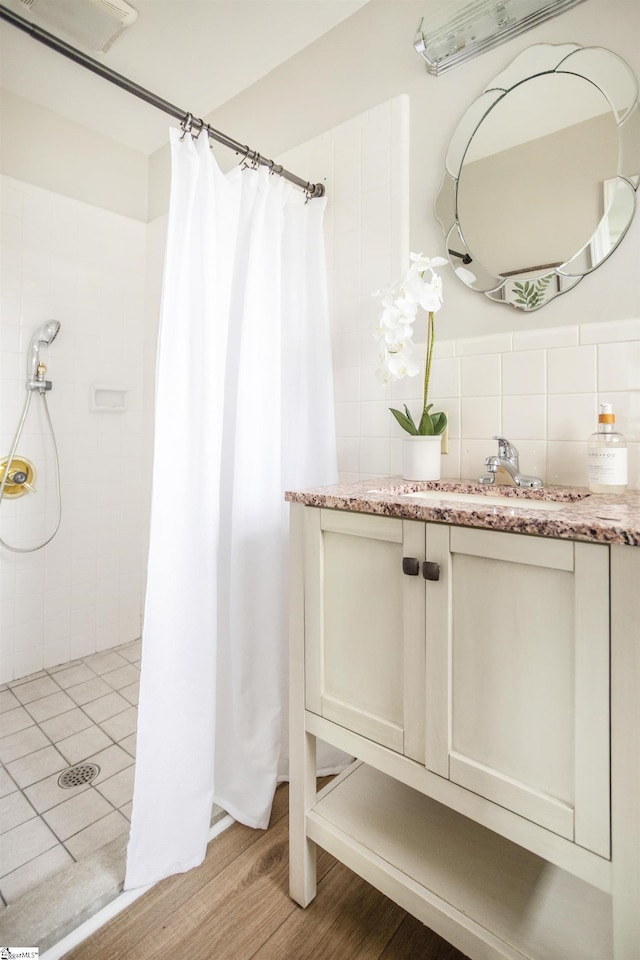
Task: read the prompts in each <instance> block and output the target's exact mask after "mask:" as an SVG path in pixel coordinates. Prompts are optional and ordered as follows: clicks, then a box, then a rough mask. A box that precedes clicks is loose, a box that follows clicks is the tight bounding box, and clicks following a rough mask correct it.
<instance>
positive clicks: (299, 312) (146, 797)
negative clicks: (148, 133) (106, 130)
mask: <svg viewBox="0 0 640 960" xmlns="http://www.w3.org/2000/svg"><path fill="white" fill-rule="evenodd" d="M171 151H172V179H171V199H170V210H169V226H168V238H167V253H166V261H165V274H164V286H163V298H162V310H161V320H160V335H159V346H158V366H157V385H156V428H155V448H154V466H153V495H152V509H151V537H150V549H149V562H148V585H147V596H146V606H145V621H144V633H143V645H142V651H143V652H142V678H141V687H140V703H139V718H138V745H137V758H136V774H135V789H134V801H133V816H132V824H131V836H130V840H129V848H128V859H127V873H126V880H125V888H126V889H131V888H134V887H138V886H142V885H145V884H149V883H153V882H156V881H157V880H159V879H161V878H162V877H165V876H168V875H170V874H172V873H179V872H182V871H185V870H188V869H190V868H191V867H193V866H196V865H197V864H198V863H200V862H201V861H202V859H203V858H204V854H205V852H206V842H207V835H208V830H209V821H210V815H211V806H212V803H213V802H216V803H218V804H219V805H220V806H222V807H223V808H224V809H225V810H227V811H228V812H229V813H231V815H232V816H233V817H235V818H236V819H238V820H240V821H241V822H243V823H245V824H248V825H250V826H254V827H261V828H263V827H266V826H267V824H268V819H269V813H270V809H271V802H272V799H273V793H274V790H275V786H276V783H277V781H278V779H279V778H280V779H281V778H283V776H286V771H285V770H284V769H282V762H283V761H282V756H283V754H284V753H286V751H282V750H281V747H282V731H283V727H284V726H285V725H286V724H285V717H284V715H283V711H284V710H285V709H286V683H287V680H286V677H287V635H288V629H287V570H286V562H287V538H288V510H287V505H286V504H285V502H284V497H283V494H284V491H285V489H287V488H290V487H305V486H313V485H316V484H323V483H333V482H335V480H336V478H337V467H336V444H335V431H334V415H333V389H332V376H331V356H330V342H329V326H328V313H327V295H326V272H325V261H324V242H323V228H322V223H323V216H324V207H325V200H323V199H320V200H318V199H316V200H312V201H310V202H308V203H306V202H305V195H304V193H303V192H302V191H300V190H298V189H296V188H295V187H293V186H292V185H291V184H289V183H287V182H286V181H285V180H283V179H282V178H280V177H277V176H271V175H270V174H269V172H268V171H267V169H266V168H261V169H260V170H258V171H255V170H247V169H242V168H240V167H236V168H235V169H234V170H233V171H232V172H231V173H230V174H228V175H226V176H225V175H223V174H222V173H221V172H220V170H219V168H218V167H217V165H216V162H215V160H214V158H213V155H212V153H211V151H210V148H209V143H208V140H207V138H206V137H205V136H201V137H199V138H198V139H195V140H194V139H192V138H191V136H189V135H187V136H185V137H184V138H181V135H180V132H179V131H176V130H172V131H171Z"/></svg>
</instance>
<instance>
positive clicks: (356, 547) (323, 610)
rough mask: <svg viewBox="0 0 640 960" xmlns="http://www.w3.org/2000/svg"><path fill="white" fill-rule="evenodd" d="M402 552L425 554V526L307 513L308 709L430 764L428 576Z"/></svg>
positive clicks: (330, 512)
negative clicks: (407, 567) (410, 569)
mask: <svg viewBox="0 0 640 960" xmlns="http://www.w3.org/2000/svg"><path fill="white" fill-rule="evenodd" d="M405 556H410V557H411V558H412V560H415V561H416V563H417V564H421V561H422V560H423V559H424V523H418V522H415V521H403V520H399V519H396V518H393V517H378V516H369V515H366V514H357V513H347V512H342V511H336V510H326V509H315V508H307V509H306V510H305V560H304V563H305V671H306V692H305V695H306V707H307V710H310V711H311V712H313V713H317V714H319V715H320V716H322V717H324V718H325V719H327V720H331V721H333V722H334V723H338V724H340V725H341V726H344V727H346V728H348V729H349V730H352V731H354V732H355V733H358V734H361V735H362V736H364V737H367V738H368V739H370V740H373V741H375V742H377V743H379V744H382V745H383V746H385V747H389V748H390V749H391V750H394V751H396V752H398V753H401V754H404V755H405V756H408V757H412V758H413V759H415V760H419V761H420V762H424V690H425V686H424V580H423V579H422V576H421V574H420V572H418V571H416V575H410V574H409V575H405V574H403V558H404V557H405ZM413 566H414V567H415V566H416V564H414V565H413Z"/></svg>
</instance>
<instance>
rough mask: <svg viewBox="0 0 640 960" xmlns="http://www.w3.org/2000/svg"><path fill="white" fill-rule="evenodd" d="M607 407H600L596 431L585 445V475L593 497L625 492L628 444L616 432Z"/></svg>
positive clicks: (613, 420) (611, 410) (608, 406)
mask: <svg viewBox="0 0 640 960" xmlns="http://www.w3.org/2000/svg"><path fill="white" fill-rule="evenodd" d="M615 423H616V415H615V413H614V412H613V407H612V405H611V404H610V403H601V404H600V415H599V417H598V431H597V433H592V434H591V436H590V437H589V441H588V443H587V474H588V482H589V489H590V490H591V492H592V493H624V492H625V490H626V489H627V441H626V439H625V438H624V437H623V435H622V434H621V433H618V432H617V431H616V428H615Z"/></svg>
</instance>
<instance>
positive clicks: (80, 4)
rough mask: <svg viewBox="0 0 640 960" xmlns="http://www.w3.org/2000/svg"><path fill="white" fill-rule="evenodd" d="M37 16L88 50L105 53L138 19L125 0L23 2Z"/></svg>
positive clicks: (27, 0) (42, 0)
mask: <svg viewBox="0 0 640 960" xmlns="http://www.w3.org/2000/svg"><path fill="white" fill-rule="evenodd" d="M20 3H21V4H23V6H25V7H27V8H28V9H29V11H30V13H31V14H33V16H34V17H37V18H38V19H40V20H44V21H45V22H46V23H48V24H50V25H51V26H52V27H57V28H58V29H59V30H61V31H62V32H63V33H66V34H67V36H69V37H70V38H72V39H73V40H77V41H79V42H80V43H81V44H82V45H83V46H85V47H87V48H88V49H89V50H96V51H100V52H102V53H104V52H106V51H107V50H108V49H109V47H110V46H111V44H112V43H113V42H114V41H115V40H116V39H117V37H118V36H119V35H120V34H121V32H122V31H123V30H124V29H125V28H126V27H130V26H131V24H132V23H134V22H135V21H136V20H137V19H138V12H137V10H134V9H133V7H131V6H130V5H129V4H128V3H125V2H124V0H20Z"/></svg>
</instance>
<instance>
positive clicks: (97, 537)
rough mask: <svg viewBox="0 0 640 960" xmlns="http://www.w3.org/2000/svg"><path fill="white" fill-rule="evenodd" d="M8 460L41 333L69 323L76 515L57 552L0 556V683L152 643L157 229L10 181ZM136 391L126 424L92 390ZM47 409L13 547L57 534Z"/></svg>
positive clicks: (69, 487) (49, 358)
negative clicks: (150, 282)
mask: <svg viewBox="0 0 640 960" xmlns="http://www.w3.org/2000/svg"><path fill="white" fill-rule="evenodd" d="M0 198H1V199H0V204H1V206H0V215H1V218H2V220H1V224H0V237H1V243H2V249H1V268H0V296H1V313H0V317H1V319H0V363H1V380H0V411H1V414H0V449H1V450H2V455H4V456H6V455H7V454H8V453H9V448H10V443H11V440H12V437H13V433H14V431H15V429H16V426H17V422H18V418H19V415H20V412H21V410H22V405H23V402H24V397H25V394H26V390H25V387H24V384H25V356H26V350H27V347H28V344H29V340H30V338H31V335H32V333H33V331H34V330H35V329H36V327H38V326H39V325H40V324H41V323H42V322H43V321H44V320H46V319H49V318H52V317H54V318H56V319H58V320H59V321H60V322H61V324H62V327H61V330H60V333H59V335H58V337H57V338H56V340H55V341H54V342H53V344H51V346H50V347H48V348H46V347H45V348H43V350H42V359H43V360H44V361H45V363H46V364H47V367H48V372H47V377H48V378H49V379H51V380H52V381H53V389H52V391H51V392H50V393H49V394H48V403H49V409H50V412H51V418H52V421H53V424H54V428H55V435H56V440H57V443H58V449H59V454H60V467H61V480H62V492H63V515H62V523H61V526H60V531H59V533H58V535H57V536H56V537H55V539H54V540H53V541H52V542H51V543H50V544H49V545H48V546H47V547H45V548H44V549H42V550H39V551H37V552H35V553H28V554H17V553H9V552H7V551H6V550H4V549H0V682H6V681H7V680H10V679H13V678H16V677H20V676H24V675H26V674H30V673H33V672H35V671H38V670H40V669H42V668H43V667H48V666H52V665H54V664H57V663H62V662H66V661H68V660H73V659H75V658H78V657H81V656H84V655H86V654H89V653H93V652H94V651H96V650H103V649H106V648H108V647H112V646H115V645H117V644H120V643H124V642H127V641H129V640H133V639H135V638H136V637H138V636H140V623H141V610H142V596H143V579H144V574H143V570H144V561H145V560H146V543H147V534H148V531H147V524H148V490H149V470H148V455H149V439H148V435H149V430H148V423H147V435H146V436H145V435H144V432H143V430H144V420H143V379H144V378H143V366H144V360H145V296H146V291H145V263H146V233H147V227H146V225H145V224H143V223H141V222H139V221H138V220H134V219H131V218H129V217H126V216H122V215H120V214H117V213H112V212H109V211H106V210H103V209H99V208H98V207H95V206H90V205H88V204H85V203H82V202H80V201H78V200H74V199H69V198H68V197H65V196H62V195H61V194H59V193H54V192H50V191H48V190H44V189H41V188H39V187H36V186H33V185H31V184H28V183H25V182H23V181H20V180H16V179H12V178H10V177H8V176H5V175H2V176H0ZM93 385H103V386H107V387H118V388H124V389H126V391H127V392H126V410H125V411H124V412H121V413H117V412H111V411H95V410H92V409H91V397H92V386H93ZM39 407H40V398H39V397H38V396H34V397H33V401H32V410H31V411H30V413H29V418H28V421H27V425H26V427H27V429H26V430H25V435H24V439H23V440H22V441H21V443H20V445H19V448H18V452H24V453H25V454H26V455H27V456H29V458H30V459H33V461H34V462H35V464H36V469H37V472H38V481H37V484H36V486H37V489H38V492H37V493H36V494H27V495H26V496H24V497H22V498H20V499H19V500H18V499H16V500H12V501H4V502H3V503H2V511H1V519H0V534H1V535H2V537H3V539H5V540H7V541H8V542H10V543H14V544H17V543H20V542H22V543H25V542H27V543H34V542H38V540H39V539H40V538H41V537H42V535H43V534H44V535H45V536H46V534H47V532H48V531H49V530H51V529H52V524H53V523H54V522H55V510H56V506H55V482H54V473H53V470H54V458H53V454H52V450H51V447H50V445H49V443H48V440H47V441H46V443H45V445H44V446H43V438H44V439H46V431H45V426H46V424H45V422H44V421H43V419H42V413H41V410H40V411H39V409H38V408H39Z"/></svg>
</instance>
